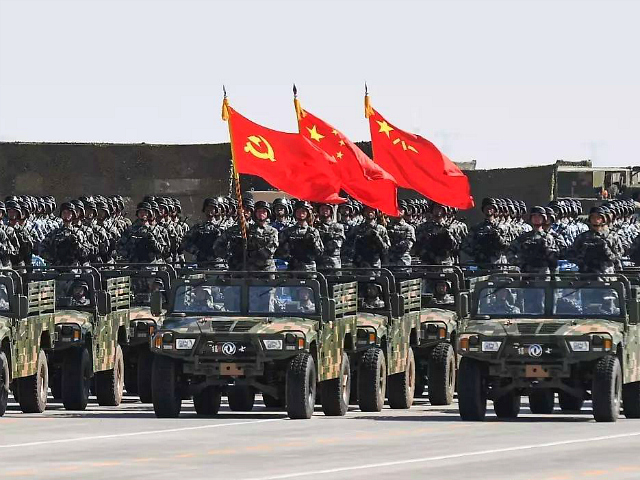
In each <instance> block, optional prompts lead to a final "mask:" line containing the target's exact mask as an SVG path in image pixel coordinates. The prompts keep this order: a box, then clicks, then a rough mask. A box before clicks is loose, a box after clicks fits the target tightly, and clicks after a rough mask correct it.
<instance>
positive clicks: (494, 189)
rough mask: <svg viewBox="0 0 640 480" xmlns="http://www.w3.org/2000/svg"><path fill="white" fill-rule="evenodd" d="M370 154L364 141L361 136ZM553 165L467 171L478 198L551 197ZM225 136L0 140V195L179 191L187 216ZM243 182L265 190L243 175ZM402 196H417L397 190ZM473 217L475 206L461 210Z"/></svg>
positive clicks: (216, 165)
mask: <svg viewBox="0 0 640 480" xmlns="http://www.w3.org/2000/svg"><path fill="white" fill-rule="evenodd" d="M358 145H359V146H360V147H361V148H362V149H363V150H364V151H365V152H366V153H367V154H371V148H370V145H369V144H368V143H367V142H362V143H359V144H358ZM553 168H554V167H553V166H544V167H531V168H514V169H502V170H475V171H468V172H466V173H467V175H468V176H469V180H470V182H471V189H472V192H473V195H474V197H475V198H476V202H477V203H479V202H480V201H481V200H482V198H483V197H484V196H504V197H507V196H511V197H512V198H515V199H522V200H525V201H526V202H527V204H529V205H531V204H534V203H541V202H543V201H545V202H546V201H548V200H549V199H550V196H551V192H552V184H551V182H552V178H553ZM229 176H230V149H229V144H207V145H204V144H203V145H147V144H129V145H117V144H68V143H0V196H1V197H2V198H4V197H5V196H7V195H10V194H16V195H22V194H31V195H54V196H55V197H56V198H57V199H58V202H61V201H62V200H65V199H68V198H72V197H77V196H79V195H84V194H103V195H112V194H119V195H122V196H124V197H125V198H127V200H128V210H129V212H132V211H133V210H134V209H135V203H136V202H138V201H139V200H140V199H141V198H142V197H143V196H144V195H145V194H155V195H167V196H173V197H178V198H180V200H181V201H182V205H183V210H184V213H185V215H186V216H188V217H193V216H198V215H199V214H200V207H201V205H202V200H203V199H204V198H205V197H209V196H218V195H227V194H228V193H229ZM241 183H242V188H243V190H249V189H251V188H253V189H255V190H267V189H269V188H270V187H269V185H268V184H267V183H265V182H264V181H262V180H261V179H259V178H257V177H253V176H249V175H247V176H244V175H243V176H242V180H241ZM400 196H401V197H403V198H409V197H412V196H417V195H416V194H415V192H412V191H406V190H402V191H401V192H400ZM463 215H464V216H466V217H468V218H469V220H471V221H474V222H475V221H478V220H479V219H480V214H479V212H477V211H470V212H465V213H464V214H463Z"/></svg>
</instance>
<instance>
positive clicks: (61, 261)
mask: <svg viewBox="0 0 640 480" xmlns="http://www.w3.org/2000/svg"><path fill="white" fill-rule="evenodd" d="M60 218H61V219H62V226H61V227H59V228H57V229H55V230H54V231H52V232H51V233H50V234H49V235H48V236H47V238H46V239H45V241H44V242H43V245H44V248H43V252H42V253H43V255H44V257H45V259H46V260H47V261H48V262H49V263H51V264H52V265H76V266H78V265H88V264H89V254H90V248H89V245H88V244H87V239H86V237H85V236H84V233H83V232H82V231H81V230H80V229H79V228H78V227H76V225H75V224H76V222H77V212H76V206H75V205H74V204H73V203H71V202H65V203H63V204H62V205H60Z"/></svg>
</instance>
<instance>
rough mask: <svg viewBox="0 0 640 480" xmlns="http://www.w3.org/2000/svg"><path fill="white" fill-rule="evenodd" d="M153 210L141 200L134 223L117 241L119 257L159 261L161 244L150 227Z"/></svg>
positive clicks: (144, 261) (131, 259)
mask: <svg viewBox="0 0 640 480" xmlns="http://www.w3.org/2000/svg"><path fill="white" fill-rule="evenodd" d="M152 215H153V210H152V207H151V204H150V203H149V202H141V203H139V204H138V208H137V210H136V217H137V219H136V223H135V224H134V225H132V226H131V227H128V228H127V229H126V230H125V232H124V233H123V234H122V237H121V238H120V241H119V242H118V253H119V256H120V257H121V258H123V259H124V260H125V261H127V262H131V263H161V262H162V253H163V245H162V241H161V239H160V238H158V237H157V236H156V235H155V234H154V232H153V229H152V228H151V218H152Z"/></svg>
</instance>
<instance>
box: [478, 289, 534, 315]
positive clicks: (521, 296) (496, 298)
mask: <svg viewBox="0 0 640 480" xmlns="http://www.w3.org/2000/svg"><path fill="white" fill-rule="evenodd" d="M477 313H478V315H489V316H491V317H522V316H526V317H536V316H540V317H541V316H544V314H545V289H544V288H521V287H515V288H512V287H506V286H496V287H490V288H483V289H482V290H480V292H479V295H478V309H477Z"/></svg>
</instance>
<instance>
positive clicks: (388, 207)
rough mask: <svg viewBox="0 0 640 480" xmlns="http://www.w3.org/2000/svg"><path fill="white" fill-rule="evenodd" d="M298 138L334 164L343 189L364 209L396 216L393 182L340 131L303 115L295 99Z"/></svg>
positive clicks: (392, 179)
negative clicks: (316, 149)
mask: <svg viewBox="0 0 640 480" xmlns="http://www.w3.org/2000/svg"><path fill="white" fill-rule="evenodd" d="M294 104H295V106H296V114H297V116H298V127H299V131H300V135H302V136H303V137H305V138H307V139H309V140H310V141H311V142H312V143H313V144H314V145H315V146H316V147H318V148H320V149H322V150H323V151H324V152H325V153H327V154H328V155H330V156H331V157H333V158H334V159H335V160H336V171H337V174H338V175H339V176H340V179H341V183H342V189H343V190H344V191H345V192H347V193H348V194H349V195H351V196H352V197H354V198H356V199H357V200H360V201H361V202H362V203H364V204H365V205H368V206H370V207H374V208H377V209H379V210H380V211H382V212H384V213H386V214H387V215H391V216H397V215H398V198H397V185H396V181H395V179H394V178H393V177H392V176H391V175H390V174H389V173H387V172H385V171H384V170H383V169H382V168H381V167H380V166H378V165H376V164H375V163H374V162H373V160H371V159H370V158H369V157H368V156H367V155H366V154H365V153H364V152H363V151H362V150H360V149H359V148H358V147H357V146H356V145H355V144H354V143H353V142H351V140H349V139H348V138H347V137H345V136H344V135H343V134H342V133H341V132H340V131H338V130H337V129H335V128H334V127H332V126H331V125H329V124H328V123H326V122H324V121H323V120H320V119H319V118H318V117H316V116H315V115H313V114H311V113H309V112H307V111H305V110H303V109H302V107H301V106H300V103H299V102H298V100H297V99H296V100H295V101H294Z"/></svg>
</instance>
